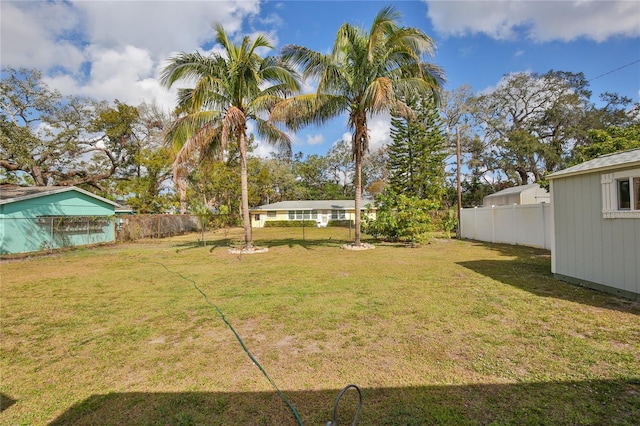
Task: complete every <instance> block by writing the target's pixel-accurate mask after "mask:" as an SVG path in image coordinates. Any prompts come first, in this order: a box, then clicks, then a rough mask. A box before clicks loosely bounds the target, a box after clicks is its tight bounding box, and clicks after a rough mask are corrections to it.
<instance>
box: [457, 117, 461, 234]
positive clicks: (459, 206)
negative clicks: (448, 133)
mask: <svg viewBox="0 0 640 426" xmlns="http://www.w3.org/2000/svg"><path fill="white" fill-rule="evenodd" d="M456 162H457V165H458V167H457V169H456V178H457V190H458V228H457V230H456V237H457V238H458V239H460V237H461V236H462V233H461V232H460V228H461V225H462V224H461V223H460V209H461V208H462V191H461V187H460V129H458V126H456Z"/></svg>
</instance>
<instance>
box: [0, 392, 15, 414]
mask: <svg viewBox="0 0 640 426" xmlns="http://www.w3.org/2000/svg"><path fill="white" fill-rule="evenodd" d="M16 402H17V401H16V400H15V399H13V398H11V397H10V396H9V395H5V394H4V393H2V392H0V413H2V412H3V411H4V410H6V409H7V408H9V407H11V406H12V405H13V404H15V403H16Z"/></svg>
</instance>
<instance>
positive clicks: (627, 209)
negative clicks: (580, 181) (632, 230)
mask: <svg viewBox="0 0 640 426" xmlns="http://www.w3.org/2000/svg"><path fill="white" fill-rule="evenodd" d="M600 183H601V184H602V217H604V218H609V219H619V218H631V217H633V218H639V217H640V169H638V170H628V171H623V172H615V173H607V174H603V175H601V177H600Z"/></svg>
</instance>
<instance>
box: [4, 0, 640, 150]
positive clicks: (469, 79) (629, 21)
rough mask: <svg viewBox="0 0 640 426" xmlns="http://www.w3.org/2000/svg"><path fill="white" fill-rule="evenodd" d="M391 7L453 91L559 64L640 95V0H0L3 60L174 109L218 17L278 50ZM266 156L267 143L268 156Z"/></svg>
mask: <svg viewBox="0 0 640 426" xmlns="http://www.w3.org/2000/svg"><path fill="white" fill-rule="evenodd" d="M388 4H392V5H394V6H395V7H396V9H397V10H398V11H400V12H401V14H402V16H403V21H402V22H403V24H404V25H406V26H412V27H417V28H419V29H421V30H423V31H424V32H425V33H427V34H428V35H430V36H431V37H432V38H433V39H434V40H435V41H436V44H437V47H438V50H437V52H436V54H435V56H434V57H433V58H430V59H429V60H430V61H432V62H435V63H436V64H438V65H440V66H442V67H443V68H444V69H445V72H446V74H447V79H448V83H447V86H446V88H447V89H449V90H453V89H455V88H457V87H459V86H461V85H463V84H469V85H470V86H471V88H472V89H473V91H475V92H480V91H482V92H486V91H490V90H491V89H492V87H495V86H496V85H497V84H498V83H499V81H500V79H501V78H502V77H503V76H504V75H505V74H508V73H512V72H521V71H529V72H539V73H544V72H547V71H549V70H551V69H553V70H561V71H571V72H583V73H584V74H585V76H586V78H587V79H593V80H592V81H591V86H590V89H591V90H592V92H593V98H592V100H593V101H597V97H598V95H599V94H601V93H603V92H605V91H610V92H618V93H620V94H623V95H626V96H628V97H631V98H632V99H633V100H634V101H635V102H639V101H640V2H638V1H633V0H623V1H616V0H600V1H591V0H578V1H568V0H557V1H506V0H505V1H473V2H467V1H426V0H425V1H417V0H415V1H396V2H378V1H266V2H265V1H249V0H243V1H185V2H178V1H136V2H129V1H114V0H111V1H95V0H94V1H64V2H38V1H28V2H9V1H4V0H3V1H2V2H0V16H1V34H0V40H1V45H0V61H1V63H2V66H3V67H5V66H12V67H21V66H25V67H35V68H38V69H40V70H42V71H43V72H44V73H45V75H46V76H47V77H46V80H47V82H48V84H49V85H50V86H51V87H54V88H57V89H58V90H60V91H61V92H62V93H64V94H73V95H87V96H92V97H94V98H97V99H105V100H108V101H113V100H114V99H119V100H120V101H123V102H127V103H130V104H133V105H138V104H140V103H141V102H142V101H146V102H156V103H158V104H159V105H160V106H162V107H164V108H166V109H170V108H171V107H172V106H173V101H174V96H175V93H174V92H168V91H166V90H165V89H163V88H161V87H160V85H159V84H158V79H157V77H158V75H159V73H160V70H161V69H162V67H163V65H164V64H165V60H166V58H168V57H169V56H171V55H172V54H175V53H176V52H180V51H194V50H196V49H198V50H201V51H204V52H206V51H209V50H211V49H215V48H216V47H215V46H213V44H212V41H211V40H212V36H213V31H212V30H211V26H210V23H211V22H212V21H214V20H216V21H219V22H221V23H222V24H223V25H224V26H225V28H226V30H227V32H228V33H229V34H230V35H231V36H232V37H238V38H240V37H242V36H244V35H255V34H257V33H266V34H267V35H268V36H269V37H270V38H271V39H272V41H273V42H274V44H275V46H276V50H275V51H274V52H272V53H273V54H275V53H277V50H278V49H279V48H280V47H281V46H283V45H284V44H301V45H305V46H307V47H309V48H312V49H314V50H318V51H329V49H330V48H331V46H332V43H333V40H334V37H335V33H336V30H337V29H338V27H339V26H340V25H341V24H343V23H344V22H349V23H351V24H355V25H360V26H362V27H364V28H367V29H368V28H369V26H370V23H371V21H372V19H373V17H374V16H375V14H376V13H377V12H378V11H379V10H380V9H381V8H382V7H383V6H385V5H388ZM620 67H624V68H622V69H620V70H617V71H614V70H616V69H618V68H620ZM612 71H613V72H612ZM606 73H610V74H607V75H603V74H606ZM312 89H313V87H307V90H312ZM345 123H346V120H345V119H344V118H338V119H336V120H334V121H332V122H330V123H328V124H327V125H325V126H322V127H318V128H307V129H304V130H303V131H301V132H299V133H297V134H294V135H291V136H292V138H293V141H294V145H293V150H294V152H299V151H302V152H303V153H305V154H310V153H318V154H325V153H326V152H327V151H328V149H329V148H330V147H331V144H332V143H334V142H335V141H337V140H339V139H341V138H343V137H345V134H346V135H348V132H349V129H348V128H347V127H346V124H345ZM370 132H371V139H372V141H371V145H372V148H373V149H375V148H377V147H379V146H381V145H382V144H385V143H387V142H388V141H389V119H388V117H385V116H380V117H373V118H372V119H371V120H370ZM269 151H270V148H269V147H267V146H266V145H263V144H261V145H260V147H259V152H260V153H261V154H263V155H265V154H266V153H268V152H269Z"/></svg>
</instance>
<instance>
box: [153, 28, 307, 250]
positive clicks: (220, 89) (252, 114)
mask: <svg viewBox="0 0 640 426" xmlns="http://www.w3.org/2000/svg"><path fill="white" fill-rule="evenodd" d="M214 29H215V32H216V42H217V43H219V44H220V45H221V46H222V48H223V50H224V53H217V52H214V53H212V54H210V55H209V56H202V55H201V54H200V53H198V52H196V53H184V52H183V53H180V54H178V55H176V56H174V57H173V58H171V59H170V63H169V65H167V66H166V67H165V68H164V69H163V71H162V78H161V80H162V83H163V84H164V85H165V86H166V87H172V86H173V85H174V84H176V83H177V82H178V81H183V80H188V81H190V82H193V83H194V87H193V88H187V89H180V90H179V95H178V108H177V110H178V112H179V113H181V116H180V117H179V118H178V120H176V121H175V123H174V125H173V126H172V127H171V129H170V131H169V132H168V134H167V141H168V142H169V143H171V144H174V145H175V146H179V147H181V148H180V151H179V152H178V154H177V156H176V159H175V162H174V165H175V170H176V171H177V170H179V166H180V165H181V164H182V163H183V162H185V161H189V159H190V158H191V155H192V153H193V152H194V151H196V150H198V149H199V150H201V151H203V150H205V148H208V149H209V150H210V151H211V152H219V153H223V152H224V151H225V149H226V147H227V143H228V141H229V139H230V136H231V135H233V136H235V138H236V140H237V142H238V147H239V151H240V186H241V198H242V205H241V210H242V222H243V226H244V248H246V249H250V248H251V247H252V242H251V222H250V217H249V186H248V179H247V123H248V122H249V120H251V121H253V122H254V123H255V129H256V132H257V134H258V135H260V136H261V137H263V138H264V139H265V140H266V141H268V142H271V143H279V144H281V145H283V146H284V147H286V148H287V149H290V140H289V137H288V136H287V135H286V134H285V133H284V132H282V131H281V130H279V129H278V128H277V127H276V126H274V125H273V124H272V123H271V122H268V121H267V120H265V119H264V118H263V115H264V114H265V113H268V112H269V110H270V109H271V108H272V106H273V105H274V104H275V103H277V102H278V101H280V100H282V99H284V97H286V96H289V95H291V94H293V93H294V92H297V91H298V90H299V82H298V79H297V78H296V74H295V72H294V71H293V70H292V69H291V68H290V67H289V66H288V65H287V63H286V62H285V61H282V60H280V59H277V58H275V57H272V56H267V57H265V58H262V57H260V55H258V53H257V51H258V50H259V49H261V48H272V45H271V42H270V41H269V40H268V39H267V38H266V37H265V36H263V35H259V36H257V37H256V38H255V39H253V40H251V39H250V38H249V37H244V38H243V40H242V43H241V44H240V45H237V44H233V43H232V42H230V41H229V39H228V37H227V34H226V33H225V31H224V28H223V27H222V25H220V24H215V25H214ZM174 174H176V173H174Z"/></svg>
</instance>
